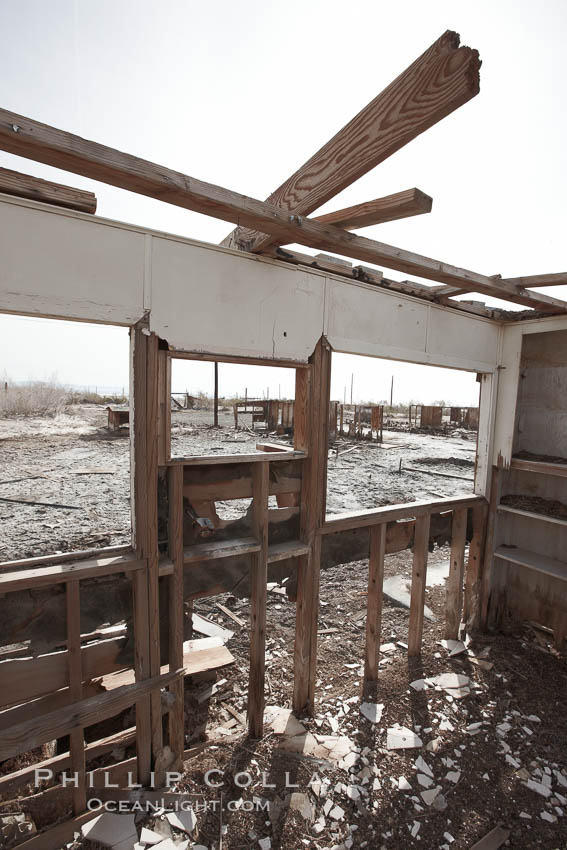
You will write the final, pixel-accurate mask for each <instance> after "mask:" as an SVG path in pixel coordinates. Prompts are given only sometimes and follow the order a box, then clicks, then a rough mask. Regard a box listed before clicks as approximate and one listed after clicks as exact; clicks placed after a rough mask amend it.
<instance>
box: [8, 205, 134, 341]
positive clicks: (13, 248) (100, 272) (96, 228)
mask: <svg viewBox="0 0 567 850" xmlns="http://www.w3.org/2000/svg"><path fill="white" fill-rule="evenodd" d="M143 276H144V235H143V234H142V233H140V232H137V231H135V230H130V229H128V228H121V227H116V226H113V225H111V224H106V223H104V220H102V222H101V220H100V219H96V218H94V217H92V216H91V217H89V216H86V215H85V216H82V215H80V214H75V213H67V212H63V211H59V210H53V211H52V210H50V209H49V208H46V207H44V206H42V205H34V204H26V203H25V202H21V201H17V202H14V203H12V202H4V200H2V202H0V310H3V311H8V312H19V313H27V314H31V315H40V316H41V315H43V316H53V317H59V318H66V319H85V320H88V321H91V322H108V323H112V324H125V325H129V324H133V323H134V322H136V321H138V320H139V319H140V318H141V316H142V314H143Z"/></svg>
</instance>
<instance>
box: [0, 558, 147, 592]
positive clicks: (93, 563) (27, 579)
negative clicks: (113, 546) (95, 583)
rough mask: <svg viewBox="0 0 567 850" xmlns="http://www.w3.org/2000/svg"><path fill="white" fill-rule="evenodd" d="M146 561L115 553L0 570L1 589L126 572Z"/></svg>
mask: <svg viewBox="0 0 567 850" xmlns="http://www.w3.org/2000/svg"><path fill="white" fill-rule="evenodd" d="M144 566H145V561H143V560H141V559H140V558H138V557H137V556H136V555H133V554H132V555H118V556H116V557H110V558H93V559H92V560H86V561H77V562H67V563H62V564H53V565H51V566H45V567H37V568H35V569H32V570H14V571H11V572H8V571H6V572H0V593H8V592H10V591H14V590H27V589H32V588H33V589H36V588H39V587H52V586H53V585H54V584H61V583H64V582H67V581H69V580H70V579H73V580H75V581H77V580H79V579H86V578H98V577H100V576H106V575H111V574H112V573H128V572H132V571H133V570H140V569H143V568H144Z"/></svg>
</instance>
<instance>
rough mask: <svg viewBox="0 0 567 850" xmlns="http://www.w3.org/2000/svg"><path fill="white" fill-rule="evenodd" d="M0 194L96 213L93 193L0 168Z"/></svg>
mask: <svg viewBox="0 0 567 850" xmlns="http://www.w3.org/2000/svg"><path fill="white" fill-rule="evenodd" d="M0 192H2V193H3V194H5V195H15V196H16V197H18V198H27V199H28V200H30V201H40V202H41V203H42V204H52V205H54V206H58V207H66V208H67V209H70V210H79V212H84V213H95V212H96V195H95V194H94V193H93V192H88V191H86V190H85V189H74V188H73V187H72V186H64V185H63V184H61V183H52V182H51V181H50V180H42V179H41V178H40V177H32V176H31V174H22V173H21V172H20V171H12V170H11V169H10V168H0Z"/></svg>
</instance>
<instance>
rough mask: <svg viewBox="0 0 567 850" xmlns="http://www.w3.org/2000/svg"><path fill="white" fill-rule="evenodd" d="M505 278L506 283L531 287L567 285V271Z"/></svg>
mask: <svg viewBox="0 0 567 850" xmlns="http://www.w3.org/2000/svg"><path fill="white" fill-rule="evenodd" d="M503 280H504V281H505V282H506V283H512V284H514V286H522V287H530V286H567V272H558V273H557V274H533V275H528V276H527V277H505V278H503Z"/></svg>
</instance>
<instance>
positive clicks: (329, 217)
mask: <svg viewBox="0 0 567 850" xmlns="http://www.w3.org/2000/svg"><path fill="white" fill-rule="evenodd" d="M432 206H433V198H430V197H429V195H426V194H425V192H421V191H420V190H419V189H406V190H405V192H396V193H395V194H394V195H386V196H385V197H383V198H377V199H376V200H375V201H365V202H364V203H363V204H356V206H354V207H346V208H345V209H343V210H336V212H331V213H325V215H316V216H313V220H314V221H320V222H322V223H323V224H334V225H336V227H342V228H343V229H344V230H356V229H357V228H359V227H370V226H371V225H373V224H382V223H383V222H385V221H396V220H397V219H400V218H409V217H410V216H413V215H423V214H424V213H428V212H431V207H432Z"/></svg>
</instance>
